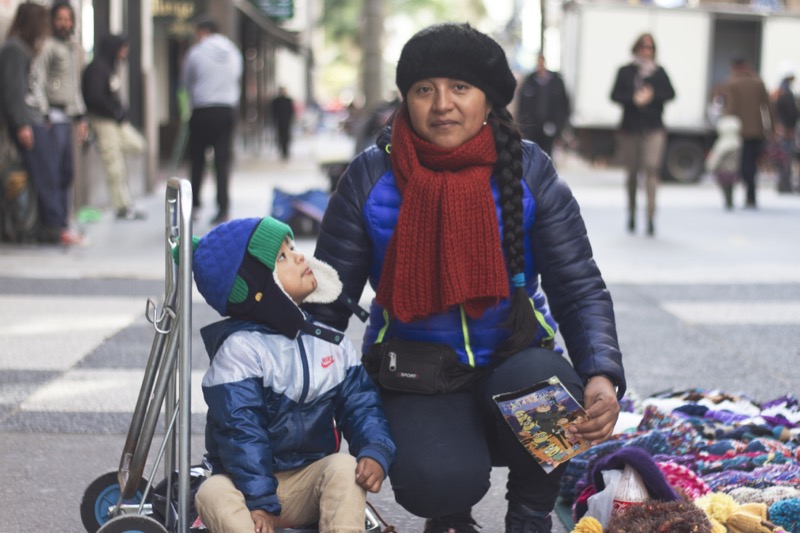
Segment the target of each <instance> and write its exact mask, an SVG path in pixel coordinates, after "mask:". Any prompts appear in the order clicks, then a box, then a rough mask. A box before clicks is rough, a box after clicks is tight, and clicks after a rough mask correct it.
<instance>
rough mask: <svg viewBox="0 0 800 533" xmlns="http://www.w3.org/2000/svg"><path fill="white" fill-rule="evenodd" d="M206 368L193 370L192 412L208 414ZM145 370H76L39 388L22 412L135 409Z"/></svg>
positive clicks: (109, 411)
mask: <svg viewBox="0 0 800 533" xmlns="http://www.w3.org/2000/svg"><path fill="white" fill-rule="evenodd" d="M203 373H204V371H203V370H195V371H192V412H193V413H205V411H206V405H205V402H204V401H203V393H202V390H201V387H200V386H201V383H202V381H203ZM143 377H144V372H143V371H142V370H117V369H76V370H72V371H70V372H67V373H65V374H64V375H63V376H61V377H59V378H58V379H56V380H53V381H51V382H50V383H48V384H46V385H44V386H42V387H40V388H39V389H38V390H36V392H34V393H33V394H32V395H30V396H29V397H28V398H27V399H26V400H25V401H24V402H22V404H21V405H20V409H21V410H22V411H46V412H77V411H80V412H84V413H113V412H133V410H134V408H135V406H136V399H137V398H138V396H139V389H140V388H141V384H142V379H143Z"/></svg>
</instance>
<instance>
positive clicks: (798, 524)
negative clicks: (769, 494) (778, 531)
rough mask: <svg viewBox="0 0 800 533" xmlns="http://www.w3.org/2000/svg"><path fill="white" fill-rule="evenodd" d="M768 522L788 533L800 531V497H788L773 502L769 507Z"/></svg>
mask: <svg viewBox="0 0 800 533" xmlns="http://www.w3.org/2000/svg"><path fill="white" fill-rule="evenodd" d="M768 515H769V520H770V522H772V523H774V524H776V525H778V526H781V527H782V528H784V529H786V531H789V532H790V533H800V498H790V499H788V500H781V501H778V502H775V503H773V504H772V505H771V506H770V507H769V512H768Z"/></svg>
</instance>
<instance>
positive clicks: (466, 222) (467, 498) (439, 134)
mask: <svg viewBox="0 0 800 533" xmlns="http://www.w3.org/2000/svg"><path fill="white" fill-rule="evenodd" d="M396 80H397V86H398V88H399V89H400V93H401V95H402V97H403V103H402V105H401V107H400V108H399V110H398V111H397V113H396V114H395V115H394V118H393V119H392V122H391V124H390V126H388V127H387V128H386V130H385V131H384V132H383V134H382V135H381V136H380V137H379V138H378V141H377V145H376V146H371V147H369V148H367V149H366V150H365V151H364V152H362V153H361V154H359V155H358V156H357V157H356V158H355V159H354V160H353V161H352V162H351V164H350V165H349V167H348V169H347V171H346V172H345V173H344V175H343V176H342V178H341V180H340V181H339V184H338V187H337V189H336V193H335V194H334V195H333V197H332V198H331V200H330V204H329V206H328V209H327V212H326V213H325V218H324V220H323V222H322V228H321V233H320V236H319V241H318V243H317V248H316V252H315V255H316V256H317V257H318V258H320V259H322V260H323V261H325V262H328V263H330V264H331V265H332V266H333V267H334V268H336V270H338V271H339V272H340V274H341V276H342V280H343V282H344V284H345V292H346V293H347V294H356V295H357V294H361V293H362V291H363V289H364V286H365V284H366V282H367V281H368V280H369V282H370V285H371V286H372V287H373V288H374V289H375V291H376V298H375V300H374V302H373V303H372V308H371V316H370V322H369V326H368V327H367V331H366V335H365V338H364V345H363V353H365V354H367V355H365V363H367V365H369V364H371V363H373V362H374V361H373V359H374V358H380V357H381V353H380V352H381V351H383V352H384V353H386V350H381V349H380V348H381V346H386V343H388V342H393V341H395V342H396V340H398V339H399V340H402V341H417V342H420V343H423V344H418V345H413V344H411V345H409V344H407V343H405V344H402V345H401V346H399V347H396V348H397V349H396V350H393V351H394V353H395V357H404V356H406V355H408V354H406V353H403V350H406V351H408V350H410V351H411V352H414V351H415V350H416V351H417V352H418V353H417V355H418V354H419V353H422V352H423V351H433V352H435V351H436V349H437V347H438V348H441V349H442V350H444V351H448V350H449V351H450V352H451V353H455V354H457V358H458V363H454V365H456V368H455V369H454V370H455V371H456V372H455V374H456V375H455V376H453V373H448V374H447V375H449V376H450V382H449V383H448V382H445V383H444V386H442V387H440V388H439V389H436V388H435V387H434V388H433V390H423V391H418V392H426V393H431V392H434V394H419V393H414V392H410V391H407V392H404V391H398V390H388V388H387V387H386V383H381V384H382V385H383V390H382V392H383V401H384V408H385V411H386V414H387V416H388V418H389V422H390V424H391V429H392V434H393V436H394V438H395V442H396V443H397V451H398V455H397V460H396V461H395V463H394V465H393V466H392V468H391V470H390V477H391V482H392V487H393V490H394V493H395V496H396V499H397V501H398V502H399V503H400V504H401V505H402V506H403V507H405V508H406V509H407V510H408V511H410V512H411V513H414V514H415V515H418V516H421V517H425V518H427V519H428V520H427V522H426V529H425V531H427V532H450V531H455V532H473V531H477V530H476V529H475V527H474V526H475V523H474V521H473V520H472V517H471V515H470V511H471V508H472V506H473V505H475V504H476V503H478V502H479V501H480V500H481V499H482V498H483V496H484V495H485V494H486V492H487V491H488V489H489V485H490V473H491V468H492V466H499V465H503V466H508V467H509V476H508V484H507V499H508V502H509V505H508V511H507V513H506V519H505V520H506V530H507V531H525V532H539V531H542V532H547V531H550V529H551V518H550V516H549V515H550V512H551V511H552V509H553V507H554V504H555V500H556V497H557V495H558V489H559V483H560V477H561V474H562V473H563V469H564V466H563V465H562V466H561V467H559V468H557V469H555V470H554V471H553V472H552V473H550V474H547V473H545V471H544V470H543V469H542V468H541V467H539V465H538V464H537V463H536V462H535V461H534V459H533V458H532V457H531V456H530V455H529V454H528V452H527V451H526V450H525V449H524V447H523V446H522V445H521V444H520V442H519V441H518V440H517V438H516V436H515V435H514V433H513V432H512V431H511V430H510V429H509V426H508V425H507V424H506V422H505V421H504V420H503V419H502V417H501V416H500V415H499V412H498V410H497V408H496V406H495V405H494V404H493V402H492V400H491V398H492V396H493V395H495V394H498V393H503V392H509V391H515V390H518V389H522V388H524V387H527V386H529V385H532V384H534V383H537V382H539V381H542V380H544V379H547V378H550V377H551V376H553V375H556V376H558V377H559V379H560V380H561V382H562V383H564V384H565V385H566V386H567V388H568V389H569V391H570V392H571V393H572V395H573V396H575V397H576V398H577V399H578V400H579V401H581V402H582V403H583V405H584V406H585V407H586V409H587V410H588V412H589V415H590V420H588V421H587V422H584V423H582V424H579V425H577V426H576V429H577V431H578V432H579V433H580V434H581V435H582V436H584V437H586V438H588V439H590V440H591V441H593V442H599V441H602V440H605V439H607V438H608V437H609V436H610V435H611V432H612V430H613V427H614V423H615V421H616V419H617V415H618V413H619V404H618V403H617V397H618V395H619V397H621V395H622V394H623V393H624V391H625V377H624V372H623V368H622V360H621V355H620V351H619V347H618V342H617V335H616V326H615V321H614V311H613V306H612V302H611V297H610V296H609V293H608V291H607V289H606V286H605V283H604V282H603V279H602V277H601V275H600V271H599V269H598V268H597V266H596V264H595V262H594V260H593V258H592V249H591V246H590V244H589V240H588V237H587V235H586V228H585V226H584V223H583V220H582V218H581V215H580V211H579V208H578V204H577V203H576V201H575V198H574V197H573V195H572V193H571V191H570V189H569V188H568V186H567V185H566V183H564V182H563V181H562V180H560V179H559V177H558V176H557V174H556V171H555V169H554V168H553V165H552V163H551V161H550V158H549V157H547V155H546V154H545V153H544V152H543V151H542V150H541V149H540V148H539V147H538V146H537V145H535V144H533V143H531V142H528V141H523V140H521V138H520V134H519V131H518V129H517V128H516V126H515V125H514V124H513V121H512V118H511V116H510V114H509V112H508V111H507V109H506V106H507V105H508V104H509V102H510V101H511V99H512V97H513V96H514V91H515V88H516V81H515V79H514V76H513V74H512V73H511V70H510V68H509V66H508V62H507V60H506V57H505V54H504V52H503V50H502V49H501V47H500V46H499V45H498V44H497V43H496V42H495V41H494V40H492V39H491V38H490V37H488V36H486V35H484V34H482V33H480V32H478V31H476V30H474V29H473V28H471V27H470V26H469V25H467V24H441V25H436V26H432V27H429V28H427V29H424V30H422V31H421V32H419V33H418V34H416V35H415V36H414V37H412V38H411V39H410V40H409V41H408V43H406V45H405V47H404V48H403V51H402V54H401V56H400V60H399V62H398V65H397V72H396ZM545 294H546V298H545ZM548 302H549V307H548ZM312 312H313V313H314V314H315V315H316V317H317V318H319V319H320V320H322V321H326V322H329V323H330V324H331V325H334V326H336V327H339V328H340V329H344V328H345V327H346V326H347V321H348V317H349V311H348V310H347V309H345V308H344V307H341V308H340V307H335V306H332V307H326V308H316V309H312ZM558 326H560V327H561V332H562V335H563V338H564V340H565V342H566V348H567V350H568V353H569V359H567V358H565V357H564V355H563V351H562V349H561V348H560V347H557V346H555V344H554V335H555V332H556V328H557V327H558ZM411 355H412V356H413V355H414V354H413V353H412V354H411ZM423 373H424V372H423ZM422 377H423V378H426V377H429V376H424V375H423V376H422ZM431 383H433V384H434V385H435V383H434V380H431ZM390 387H391V388H394V389H397V388H398V387H397V386H396V385H391V386H390ZM615 388H616V390H615Z"/></svg>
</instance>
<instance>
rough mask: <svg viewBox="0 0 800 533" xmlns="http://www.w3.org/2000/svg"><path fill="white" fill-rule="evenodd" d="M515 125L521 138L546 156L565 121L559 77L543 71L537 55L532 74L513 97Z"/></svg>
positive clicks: (565, 103) (565, 101)
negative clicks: (515, 101) (515, 97)
mask: <svg viewBox="0 0 800 533" xmlns="http://www.w3.org/2000/svg"><path fill="white" fill-rule="evenodd" d="M517 101H518V103H517V122H518V123H519V125H520V129H521V130H522V136H523V137H524V138H526V139H530V140H531V141H533V142H535V143H536V144H538V145H539V146H540V147H541V148H542V150H544V151H545V152H547V154H548V155H552V154H553V142H554V141H555V140H556V139H558V138H559V137H560V136H561V132H562V131H563V130H564V126H566V124H567V119H568V118H569V98H568V97H567V90H566V89H565V88H564V80H562V79H561V76H560V75H559V74H558V73H556V72H553V71H552V70H547V67H546V66H545V59H544V54H541V53H540V54H539V58H538V60H537V63H536V70H534V71H533V72H532V73H531V74H530V75H528V77H527V78H525V80H524V81H523V82H522V86H521V87H520V89H519V94H518V95H517Z"/></svg>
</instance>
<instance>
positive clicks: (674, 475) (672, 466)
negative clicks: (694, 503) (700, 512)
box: [658, 462, 711, 500]
mask: <svg viewBox="0 0 800 533" xmlns="http://www.w3.org/2000/svg"><path fill="white" fill-rule="evenodd" d="M658 467H659V468H660V469H661V471H662V472H663V473H664V477H666V478H667V483H669V484H670V485H671V486H673V487H675V488H676V489H678V490H679V491H681V492H683V493H684V494H685V495H686V496H687V497H688V498H689V499H691V500H696V499H697V498H699V497H701V496H705V495H706V494H708V493H709V492H711V488H709V486H708V485H707V484H706V482H705V481H703V480H702V479H700V478H699V477H698V476H697V474H695V473H694V472H692V471H691V470H690V469H688V468H686V467H685V466H683V465H679V464H676V463H672V462H659V463H658Z"/></svg>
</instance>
